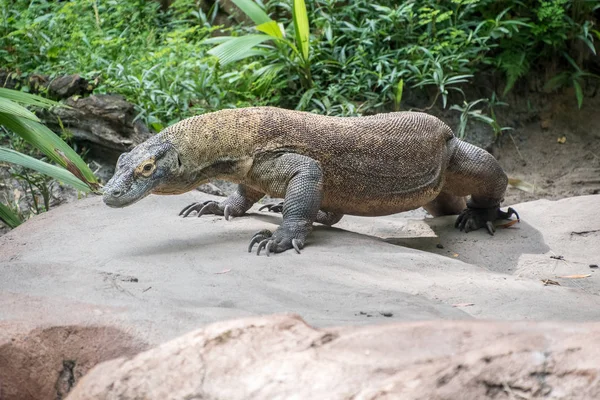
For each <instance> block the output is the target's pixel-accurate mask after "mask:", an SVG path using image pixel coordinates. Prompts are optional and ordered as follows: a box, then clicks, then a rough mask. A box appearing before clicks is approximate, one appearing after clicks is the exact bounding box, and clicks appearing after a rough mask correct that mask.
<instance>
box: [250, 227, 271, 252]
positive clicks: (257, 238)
mask: <svg viewBox="0 0 600 400" xmlns="http://www.w3.org/2000/svg"><path fill="white" fill-rule="evenodd" d="M271 236H273V233H272V232H271V231H270V230H268V229H263V230H262V231H259V232H256V233H255V234H254V236H252V239H250V244H249V245H248V253H251V252H252V248H253V247H254V245H255V244H257V243H259V246H260V243H261V242H262V241H264V240H265V239H268V238H270V237H271Z"/></svg>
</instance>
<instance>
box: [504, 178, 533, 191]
mask: <svg viewBox="0 0 600 400" xmlns="http://www.w3.org/2000/svg"><path fill="white" fill-rule="evenodd" d="M508 184H509V185H510V186H512V187H514V188H515V189H519V190H522V191H524V192H527V193H533V192H535V185H534V184H532V183H529V182H525V181H524V180H521V179H518V178H508Z"/></svg>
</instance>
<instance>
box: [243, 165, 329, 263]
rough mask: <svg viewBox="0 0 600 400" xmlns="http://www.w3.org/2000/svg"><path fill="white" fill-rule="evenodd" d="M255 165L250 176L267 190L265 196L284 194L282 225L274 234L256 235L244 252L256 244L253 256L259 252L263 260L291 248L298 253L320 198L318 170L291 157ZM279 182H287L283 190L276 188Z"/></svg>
mask: <svg viewBox="0 0 600 400" xmlns="http://www.w3.org/2000/svg"><path fill="white" fill-rule="evenodd" d="M255 164H257V166H256V167H255V170H254V172H253V175H256V176H260V177H261V180H262V184H263V185H265V186H267V187H269V190H268V192H270V193H281V192H283V191H285V200H284V202H283V205H282V214H283V222H282V223H281V225H280V226H279V228H277V230H275V232H271V231H268V230H262V231H260V232H257V233H256V234H255V235H254V236H253V237H252V239H251V240H250V244H249V246H248V252H252V248H253V247H254V245H255V244H258V247H257V249H256V254H257V255H260V252H261V251H262V250H263V249H264V250H265V251H266V253H267V256H268V255H270V254H271V253H281V252H283V251H286V250H289V249H292V248H293V249H294V250H296V252H297V253H300V249H302V248H303V247H304V241H305V240H306V236H307V235H308V234H309V233H310V231H311V230H312V224H313V222H314V221H315V218H316V216H317V213H318V211H319V206H320V205H321V198H322V197H323V174H322V172H321V167H320V166H319V164H318V163H317V162H316V161H315V160H313V159H312V158H309V157H306V156H303V155H299V154H293V153H288V154H284V155H282V156H279V157H277V158H275V159H272V160H265V161H263V162H258V163H255ZM279 182H287V186H286V187H281V186H278V185H280V183H279Z"/></svg>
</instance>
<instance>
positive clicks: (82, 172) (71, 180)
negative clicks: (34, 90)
mask: <svg viewBox="0 0 600 400" xmlns="http://www.w3.org/2000/svg"><path fill="white" fill-rule="evenodd" d="M23 105H32V106H37V107H51V106H55V105H58V104H57V103H55V102H53V101H50V100H46V99H44V98H42V97H39V96H34V95H31V94H27V93H21V92H18V91H15V90H9V89H4V88H0V126H2V127H4V128H6V129H9V130H10V131H12V132H14V133H15V134H17V135H19V136H20V137H21V138H22V139H23V140H24V141H26V142H27V143H29V144H30V145H32V146H33V147H35V148H36V149H38V150H40V151H41V152H42V153H44V155H45V156H47V157H48V158H49V159H50V160H52V161H54V162H55V163H57V164H58V165H59V166H56V165H52V164H49V163H47V162H45V161H42V160H38V159H36V158H33V157H31V156H28V155H26V154H23V153H21V152H19V151H16V150H12V149H9V148H6V147H0V162H7V163H11V164H15V165H19V166H21V167H24V168H28V169H32V170H34V171H38V172H40V173H42V174H44V175H47V176H49V177H52V178H55V179H57V180H59V181H61V182H63V183H65V184H68V185H70V186H73V187H74V188H76V189H78V190H80V191H83V192H89V191H96V190H98V188H99V184H98V181H97V179H96V177H95V176H94V174H93V172H92V171H91V170H90V168H89V167H88V166H87V164H86V163H85V162H84V161H83V160H82V159H81V158H80V157H79V155H77V153H75V151H74V150H73V149H72V148H71V147H69V146H68V145H67V144H66V143H65V142H63V141H62V140H61V139H60V138H59V137H58V136H57V135H56V134H54V132H52V131H50V130H49V129H48V128H46V127H45V126H44V125H42V124H41V123H40V121H39V119H38V118H37V117H36V116H35V114H33V113H32V112H31V111H29V110H27V109H26V108H25V107H23ZM21 177H22V178H23V179H24V180H25V181H27V182H28V184H29V185H31V186H36V187H37V188H38V189H39V190H41V192H42V196H43V198H44V206H45V209H46V210H47V209H48V207H49V190H48V186H47V181H45V180H44V179H43V178H40V177H36V176H31V175H29V174H28V173H27V172H24V173H23V174H22V175H21ZM36 201H37V200H35V199H34V203H35V202H36ZM35 206H36V211H39V210H40V208H39V207H38V205H37V203H35ZM1 213H2V215H1V216H0V218H2V220H4V221H5V222H6V223H7V224H8V225H10V226H13V225H14V222H15V221H17V220H19V216H18V215H17V214H15V213H14V212H13V213H12V214H11V213H10V208H9V207H6V206H4V207H3V208H2V210H1Z"/></svg>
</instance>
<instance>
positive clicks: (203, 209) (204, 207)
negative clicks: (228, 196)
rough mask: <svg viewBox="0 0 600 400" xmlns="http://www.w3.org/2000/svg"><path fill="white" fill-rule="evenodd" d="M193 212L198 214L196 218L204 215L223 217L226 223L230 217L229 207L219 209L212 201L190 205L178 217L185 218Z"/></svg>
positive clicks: (217, 204)
mask: <svg viewBox="0 0 600 400" xmlns="http://www.w3.org/2000/svg"><path fill="white" fill-rule="evenodd" d="M194 211H197V212H198V217H200V216H202V215H204V214H215V215H223V216H225V219H226V220H227V221H229V217H230V216H231V206H230V205H229V204H228V205H226V206H225V207H224V208H221V205H220V204H219V203H217V202H216V201H214V200H208V201H204V202H198V203H192V204H190V205H189V206H187V207H185V208H184V209H183V210H181V212H180V213H179V215H180V216H183V217H184V218H185V217H187V216H188V215H190V214H191V213H192V212H194Z"/></svg>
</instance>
